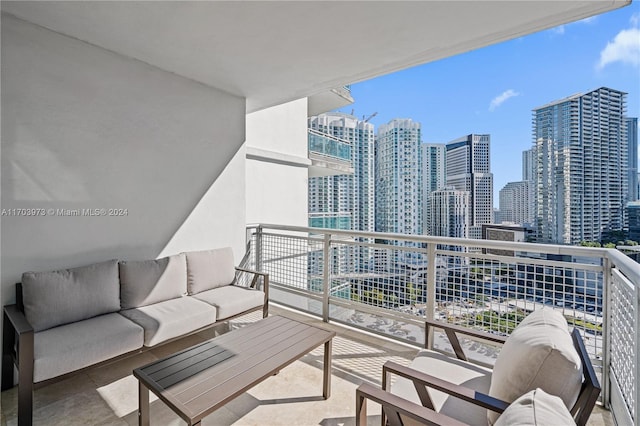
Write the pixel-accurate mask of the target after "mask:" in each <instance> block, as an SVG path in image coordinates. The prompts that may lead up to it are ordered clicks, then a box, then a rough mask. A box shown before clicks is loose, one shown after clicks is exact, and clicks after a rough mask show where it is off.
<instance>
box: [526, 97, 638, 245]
mask: <svg viewBox="0 0 640 426" xmlns="http://www.w3.org/2000/svg"><path fill="white" fill-rule="evenodd" d="M625 97H626V93H624V92H621V91H619V90H614V89H610V88H606V87H602V88H600V89H597V90H594V91H591V92H588V93H585V94H576V95H572V96H570V97H568V98H565V99H561V100H558V101H555V102H552V103H549V104H547V105H543V106H541V107H539V108H536V109H534V110H533V143H534V148H535V152H536V239H537V240H538V241H539V242H548V243H559V244H578V243H579V242H580V241H583V240H586V241H600V240H601V237H602V234H603V233H605V232H610V231H618V230H622V229H623V228H624V224H625V205H626V202H627V198H628V195H629V193H628V181H629V177H628V170H627V169H628V164H629V163H628V160H627V155H628V147H627V136H626V124H625V120H624V114H625V107H626V99H625Z"/></svg>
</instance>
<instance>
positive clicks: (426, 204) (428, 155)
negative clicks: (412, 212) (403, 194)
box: [422, 143, 447, 235]
mask: <svg viewBox="0 0 640 426" xmlns="http://www.w3.org/2000/svg"><path fill="white" fill-rule="evenodd" d="M446 153H447V148H446V145H445V144H441V143H423V144H422V200H423V212H422V218H423V220H424V226H423V231H422V232H423V233H424V234H426V235H434V234H433V233H432V232H431V228H430V223H431V208H430V198H429V195H430V194H431V193H432V192H433V191H436V190H438V189H442V188H444V187H445V184H446V179H447V177H446Z"/></svg>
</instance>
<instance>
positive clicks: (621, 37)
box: [597, 15, 640, 69]
mask: <svg viewBox="0 0 640 426" xmlns="http://www.w3.org/2000/svg"><path fill="white" fill-rule="evenodd" d="M634 16H635V15H634ZM636 21H637V18H636ZM615 62H622V63H623V64H629V65H632V66H636V67H637V66H640V28H629V29H627V30H622V31H620V32H619V33H618V34H617V35H616V36H615V38H614V39H613V41H610V42H609V43H607V46H606V47H605V48H604V49H602V51H601V52H600V61H598V65H597V69H602V68H604V67H606V66H607V65H609V64H612V63H615Z"/></svg>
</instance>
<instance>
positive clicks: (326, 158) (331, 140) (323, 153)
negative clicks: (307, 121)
mask: <svg viewBox="0 0 640 426" xmlns="http://www.w3.org/2000/svg"><path fill="white" fill-rule="evenodd" d="M309 159H310V160H311V166H310V167H309V177H319V176H334V175H348V174H353V172H354V170H353V165H352V163H351V144H350V143H349V142H346V141H343V140H340V139H338V138H336V137H333V136H330V135H326V134H323V133H320V132H317V131H315V130H312V129H309Z"/></svg>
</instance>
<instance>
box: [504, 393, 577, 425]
mask: <svg viewBox="0 0 640 426" xmlns="http://www.w3.org/2000/svg"><path fill="white" fill-rule="evenodd" d="M575 424H576V423H575V422H574V420H573V417H571V413H569V410H568V409H567V407H565V405H564V403H563V402H562V400H561V399H560V398H558V397H557V396H553V395H549V394H548V393H546V392H545V391H543V390H542V389H539V388H538V389H536V390H532V391H530V392H527V393H526V394H524V395H522V396H521V397H520V398H518V399H516V400H515V401H514V402H513V403H512V404H511V405H509V408H507V409H506V410H505V411H504V413H502V414H501V415H500V417H499V418H498V421H496V423H495V426H569V425H575Z"/></svg>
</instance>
